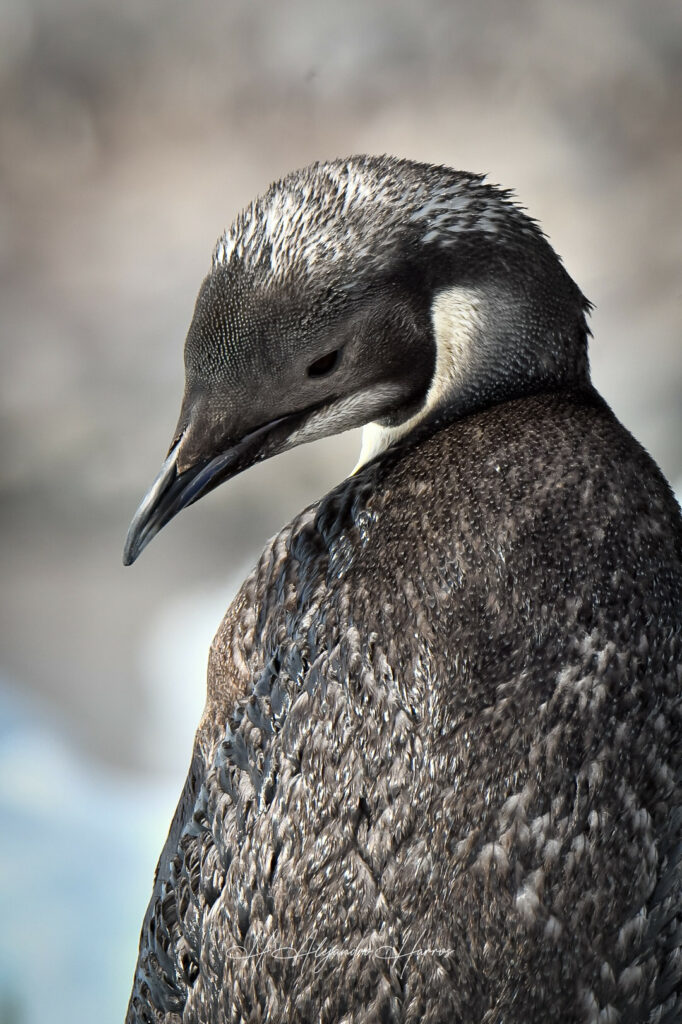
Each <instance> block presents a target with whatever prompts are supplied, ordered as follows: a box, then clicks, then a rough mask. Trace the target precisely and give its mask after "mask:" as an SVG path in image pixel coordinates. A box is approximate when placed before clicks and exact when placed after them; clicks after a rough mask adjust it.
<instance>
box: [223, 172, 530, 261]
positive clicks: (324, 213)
mask: <svg viewBox="0 0 682 1024" xmlns="http://www.w3.org/2000/svg"><path fill="white" fill-rule="evenodd" d="M472 234H478V235H483V236H488V237H489V238H491V239H494V238H496V237H498V238H501V239H506V240H507V242H512V241H513V242H515V243H516V244H518V243H519V242H521V241H522V240H523V238H524V237H526V238H532V237H539V236H541V235H542V232H541V231H540V228H539V227H538V225H537V224H536V222H535V221H533V220H532V219H531V218H530V217H529V216H528V215H527V214H526V213H525V212H524V211H523V210H522V209H521V208H520V207H519V206H517V205H515V203H514V202H513V200H512V193H511V191H509V190H503V189H500V188H497V187H495V186H492V185H488V184H486V182H485V180H484V176H482V175H477V174H470V173H465V172H462V171H453V170H451V169H450V168H447V167H435V166H432V165H430V164H420V163H415V162H412V161H408V160H399V159H396V158H392V157H387V156H384V157H368V156H355V157H350V158H349V159H347V160H333V161H330V162H327V163H316V164H313V165H312V166H311V167H306V168H303V169H302V170H299V171H294V172H293V173H291V174H289V175H287V176H286V177H285V178H283V179H282V180H281V181H278V182H275V183H274V184H272V185H271V186H270V188H269V189H268V190H267V191H266V192H265V193H264V194H263V195H262V196H259V197H258V198H257V199H255V200H254V201H253V202H252V203H250V204H249V205H248V206H247V207H246V208H245V209H244V210H243V211H242V212H241V213H240V214H239V215H238V216H237V218H236V219H235V221H234V222H233V224H232V226H231V227H230V228H229V229H228V230H227V231H225V232H224V234H223V235H222V236H221V237H220V239H219V240H218V242H217V244H216V247H215V249H214V252H213V267H214V269H215V268H216V267H219V266H229V265H230V263H236V262H241V263H242V264H243V265H244V267H245V268H247V269H250V270H253V271H256V272H257V271H260V272H261V273H262V274H266V275H269V276H270V277H271V278H272V280H273V281H280V280H282V279H284V278H287V277H289V276H293V277H302V278H305V277H309V276H311V275H313V274H314V273H315V271H316V270H318V271H319V270H320V269H323V270H324V271H325V272H328V271H329V269H330V268H334V269H335V270H337V271H338V270H339V269H340V268H339V265H343V266H344V267H348V268H351V267H353V268H357V267H363V266H364V267H370V268H372V269H373V270H375V269H377V268H379V267H381V265H382V264H383V265H391V264H392V263H393V262H394V261H395V256H396V247H397V246H399V247H403V248H404V247H408V248H412V249H413V250H415V251H416V249H417V248H418V247H419V246H422V247H424V246H426V247H433V248H435V249H436V250H438V249H439V248H448V247H452V246H454V245H456V244H457V243H458V242H459V241H461V239H462V236H466V235H472Z"/></svg>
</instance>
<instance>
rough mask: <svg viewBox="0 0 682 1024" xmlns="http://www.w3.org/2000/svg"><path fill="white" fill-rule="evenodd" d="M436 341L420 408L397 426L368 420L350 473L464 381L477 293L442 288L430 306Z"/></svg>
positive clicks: (477, 319)
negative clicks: (429, 376)
mask: <svg viewBox="0 0 682 1024" xmlns="http://www.w3.org/2000/svg"><path fill="white" fill-rule="evenodd" d="M431 322H432V324H433V336H434V339H435V342H436V365H435V369H434V372H433V377H432V379H431V384H430V385H429V390H428V391H427V393H426V398H425V400H424V404H423V405H422V407H421V409H419V411H418V412H417V413H415V415H414V416H411V417H410V419H409V420H406V421H405V423H401V424H399V425H398V426H397V427H382V426H381V424H380V423H368V424H367V426H365V427H363V430H362V447H361V449H360V458H359V459H358V463H357V465H356V467H355V469H354V470H353V472H354V473H356V472H357V471H358V469H360V467H361V466H364V465H365V464H366V463H367V462H369V461H370V459H373V458H374V457H375V455H379V454H380V453H381V452H383V451H386V449H387V448H389V447H390V446H391V445H392V444H394V443H395V442H396V441H398V440H400V438H402V437H405V436H406V435H407V434H409V433H411V432H412V431H413V430H414V428H415V427H417V426H418V425H419V424H420V423H422V422H423V421H424V420H425V419H426V417H427V416H429V415H430V414H431V413H432V412H433V411H434V410H435V409H437V408H438V406H440V405H442V404H443V403H444V402H445V401H446V400H447V399H448V398H449V397H451V396H452V395H453V394H455V393H456V391H457V389H458V388H459V387H461V385H462V383H463V382H464V381H465V380H466V378H467V375H468V372H469V370H470V367H471V363H472V353H473V345H474V341H475V338H476V335H477V334H478V333H479V332H480V329H481V326H482V323H483V310H482V302H481V295H480V292H478V291H474V290H473V289H469V288H458V287H453V288H446V289H445V291H442V292H439V293H438V295H436V297H435V299H434V300H433V305H432V306H431Z"/></svg>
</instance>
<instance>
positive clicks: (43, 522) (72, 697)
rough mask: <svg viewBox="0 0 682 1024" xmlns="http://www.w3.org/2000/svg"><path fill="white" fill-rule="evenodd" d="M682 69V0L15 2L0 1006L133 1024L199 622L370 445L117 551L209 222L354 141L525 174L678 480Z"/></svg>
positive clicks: (261, 483) (6, 170) (8, 188)
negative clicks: (147, 543)
mask: <svg viewBox="0 0 682 1024" xmlns="http://www.w3.org/2000/svg"><path fill="white" fill-rule="evenodd" d="M681 85H682V5H680V3H679V0H648V2H646V3H643V2H642V0H601V2H600V3H594V2H593V0H573V2H571V3H561V2H548V0H479V2H473V0H472V2H445V0H422V2H419V3H416V2H415V0H378V2H372V0H364V2H362V0H337V2H334V3H331V2H329V3H328V2H321V0H293V2H286V0H282V2H279V3H278V2H276V0H255V2H254V0H195V2H193V3H188V2H186V0H116V2H114V0H0V303H1V304H0V325H1V335H0V338H1V354H2V355H1V357H2V372H1V373H0V403H1V406H0V416H1V422H2V444H1V445H0V494H1V502H2V504H1V509H0V515H1V526H2V528H1V530H0V572H1V579H2V588H1V593H0V608H1V621H2V650H1V654H0V1024H10V1022H11V1024H37V1022H39V1021H40V1022H44V1021H47V1020H49V1021H50V1022H51V1024H66V1022H67V1021H68V1022H69V1024H73V1022H74V1021H80V1020H83V1021H86V1020H88V1021H91V1020H97V1021H98V1022H100V1024H115V1022H120V1021H122V1018H123V1015H124V1010H125V1004H126V1000H127V995H128V990H129V985H130V980H131V976H132V970H133V966H134V961H135V956H136V946H137V937H138V932H139V926H140V922H141V918H142V914H143V912H144V908H145V905H146V901H147V897H148V895H149V891H150V887H151V878H152V872H153V868H154V864H155V861H156V857H157V855H158V852H159V850H160V847H161V844H162V842H163V839H164V837H165V832H166V829H167V826H168V823H169V821H170V816H171V813H172V810H173V806H174V803H175V800H176V798H177V795H178V794H179V791H180V787H181V784H182V781H183V779H184V775H185V770H186V766H187V762H188V759H189V753H190V745H191V738H192V734H193V731H194V728H195V726H196V723H197V721H198V717H199V714H200V709H201V704H202V700H203V688H204V673H205V664H206V651H207V648H208V644H209V642H210V639H211V636H212V634H213V632H214V631H215V628H216V626H217V624H218V622H219V620H220V618H221V616H222V613H223V611H224V609H225V607H226V605H227V603H228V601H229V599H230V597H231V596H232V594H233V593H234V591H235V590H236V587H237V585H238V583H239V582H240V580H241V578H242V577H243V576H244V574H245V572H246V571H247V569H248V568H250V566H251V565H252V563H253V562H254V561H255V558H256V557H257V554H258V551H259V549H260V548H261V547H262V545H263V543H264V541H265V540H266V538H267V537H268V536H270V535H271V534H272V533H273V532H275V530H277V529H278V527H280V526H281V525H282V524H283V523H284V522H285V521H286V520H287V519H288V518H289V517H290V516H291V515H292V514H293V513H294V512H295V511H297V510H298V509H299V508H301V507H302V506H303V505H304V504H306V503H307V502H309V501H311V500H313V499H314V498H316V497H317V496H319V495H321V494H322V493H323V492H324V491H325V490H327V489H328V488H329V487H330V486H331V485H333V484H334V483H336V482H337V481H338V480H340V479H341V478H342V477H343V476H345V475H346V474H347V473H348V472H349V471H350V469H351V468H352V465H353V462H354V458H355V455H356V453H357V447H358V437H357V436H354V435H349V436H346V437H342V438H338V439H334V440H331V441H327V442H322V443H319V444H318V445H316V446H310V447H308V448H304V449H300V450H298V451H296V452H293V453H290V454H289V455H286V456H283V457H281V458H280V459H278V460H275V461H274V462H272V463H269V464H266V465H265V466H261V467H257V468H255V469H253V470H251V471H249V473H248V474H246V475H245V476H244V477H243V478H240V479H237V480H235V481H234V482H233V483H231V484H230V485H229V487H226V488H224V489H221V490H218V491H217V492H215V493H214V494H212V495H211V496H210V497H209V498H207V499H205V500H204V501H202V502H201V503H200V504H199V505H198V506H197V507H196V508H193V509H191V511H189V512H188V513H186V514H184V515H183V516H181V517H180V518H179V519H178V520H176V521H175V522H174V523H173V524H172V525H171V526H170V527H169V528H167V530H166V531H164V533H163V534H162V535H161V537H160V538H158V539H157V540H156V541H155V542H154V544H152V546H151V547H150V548H149V550H148V551H146V552H145V554H144V555H143V557H142V558H141V560H140V562H139V563H138V564H136V565H135V567H134V568H133V569H125V570H124V569H123V567H122V565H121V549H122V543H123V538H124V535H125V532H126V528H127V526H128V522H129V520H130V517H131V515H132V513H133V511H134V509H135V507H136V505H137V503H138V501H139V499H140V498H141V496H142V494H143V493H144V491H145V490H146V488H147V486H148V484H149V483H150V482H151V480H152V479H153V477H154V476H155V474H156V472H157V470H158V468H159V466H160V463H161V460H162V457H163V456H164V454H165V451H166V449H167V446H168V444H169V442H170V440H171V435H172V430H173V427H174V425H175V419H176V416H177V412H178V409H179V400H180V395H181V390H182V355H181V353H182V342H183V338H184V333H185V330H186V327H187V324H188V322H189V318H190V315H191V312H192V307H193V302H194V298H195V294H196V291H197V288H198V285H199V283H200V281H201V279H202V277H203V276H204V274H205V273H206V271H207V269H208V266H209V259H210V253H211V249H212V246H213V243H214V241H215V239H216V237H217V236H218V234H219V233H220V232H221V231H222V230H223V228H224V227H225V226H227V224H229V222H230V221H231V220H232V217H233V216H234V214H235V213H236V211H237V210H238V209H239V208H240V207H242V206H243V205H244V204H245V203H246V202H248V201H249V200H250V199H251V198H252V196H253V195H255V194H256V193H257V192H259V191H261V190H262V189H263V188H264V187H265V186H267V184H268V183H269V182H270V181H271V180H272V179H274V178H276V177H278V176H280V175H282V174H283V173H285V172H286V171H287V170H289V169H291V168H293V167H297V166H301V165H303V164H306V163H308V162H310V161H312V160H315V159H320V158H330V157H335V156H341V155H347V154H350V153H356V152H373V153H382V152H389V153H394V154H399V155H404V156H411V157H414V158H418V159H421V160H428V161H433V162H442V163H446V164H450V165H452V166H455V167H458V168H461V169H466V170H474V171H485V172H487V173H488V174H489V176H490V179H491V180H492V181H496V182H500V183H502V184H504V185H507V186H513V187H514V188H515V189H516V191H517V193H518V195H519V197H520V199H521V200H522V202H523V203H524V204H525V205H526V206H527V207H528V208H529V210H530V211H531V212H532V213H533V214H534V215H535V216H536V217H538V218H539V219H540V221H541V222H542V224H543V226H544V227H545V229H546V231H547V232H548V234H549V236H550V238H551V240H552V242H553V243H554V245H555V247H556V248H557V250H558V251H559V252H560V253H561V254H562V256H563V257H564V259H565V262H566V264H567V266H568V268H569V271H570V272H571V273H572V275H573V276H574V277H575V279H576V280H577V281H578V283H579V284H580V286H581V287H582V289H583V290H584V292H585V293H586V294H587V295H588V296H589V297H590V298H591V299H592V300H593V301H594V302H595V303H596V309H595V312H594V315H593V320H592V325H593V330H594V335H595V338H594V342H593V345H592V350H591V352H592V355H591V357H592V365H593V373H594V377H595V379H596V382H597V384H598V386H599V388H600V389H601V390H602V392H603V393H604V394H605V396H606V397H607V398H608V400H609V401H610V402H611V404H612V405H613V407H614V408H615V410H616V411H617V413H618V414H619V416H620V417H621V419H622V420H623V421H624V422H625V423H626V425H627V426H628V427H629V428H630V429H631V430H632V431H633V432H634V433H635V434H636V435H637V437H638V438H640V439H641V440H642V442H643V443H644V444H645V445H646V447H647V448H648V449H649V450H650V451H651V452H652V453H653V455H654V456H655V457H656V459H657V460H658V461H659V463H660V464H661V466H662V467H663V469H664V471H665V472H666V474H667V476H668V477H669V479H670V480H671V481H672V482H673V483H675V484H678V486H679V482H680V481H681V480H682V444H681V438H682V401H681V397H680V395H681V391H682V387H681V385H682V345H681V332H680V320H681V316H680V313H681V298H682V292H681V285H680V267H681V264H682V231H681V226H680V225H681V214H682V186H681V182H682V115H681V113H680V111H681V109H682V105H681V99H682V89H681ZM678 493H679V492H678Z"/></svg>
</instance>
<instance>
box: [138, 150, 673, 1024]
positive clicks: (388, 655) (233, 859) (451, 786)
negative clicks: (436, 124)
mask: <svg viewBox="0 0 682 1024" xmlns="http://www.w3.org/2000/svg"><path fill="white" fill-rule="evenodd" d="M588 309H589V303H588V302H587V301H586V300H585V298H584V297H583V296H582V295H581V293H580V291H579V289H578V288H577V286H576V285H575V284H574V282H573V281H572V280H571V278H570V277H569V276H568V274H567V273H566V271H565V270H564V268H563V266H562V264H561V262H560V260H559V258H558V257H557V256H556V254H555V253H554V251H553V250H552V248H551V246H550V245H549V243H548V242H547V240H546V239H545V237H544V236H543V234H542V232H541V231H540V229H539V228H538V226H537V224H536V223H535V222H534V221H533V220H531V219H530V218H529V217H528V216H527V215H526V214H525V213H524V212H523V211H522V210H521V209H520V208H519V207H518V206H517V205H515V203H514V202H513V201H512V199H511V197H510V195H509V193H507V192H504V191H501V190H500V189H498V188H495V187H492V186H490V185H487V184H485V183H484V181H483V179H482V178H480V177H478V176H476V175H473V174H464V173H459V172H456V171H452V170H449V169H447V168H445V167H433V166H428V165H425V164H418V163H412V162H409V161H406V160H398V159H392V158H388V157H382V158H373V157H353V158H351V159H348V160H338V161H333V162H331V163H323V164H316V165H314V166H312V167H309V168H306V169H305V170H302V171H298V172H295V173H293V174H291V175H289V176H288V177H286V178H284V179H283V180H282V181H279V182H277V183H276V184H274V185H272V186H271V187H270V188H269V189H268V191H267V192H266V193H265V194H264V195H263V196H262V197H260V198H258V199H256V200H255V201H254V202H253V203H252V204H251V205H250V206H249V207H248V208H247V209H246V210H244V211H243V212H242V213H241V214H240V215H239V216H238V217H237V219H236V220H235V222H234V224H233V226H232V227H231V228H230V229H229V231H227V232H226V233H225V234H224V236H223V237H222V238H221V239H220V241H219V242H218V245H217V247H216V249H215V252H214V256H213V265H212V269H211V272H210V273H209V275H208V277H207V278H206V280H205V281H204V283H203V285H202V286H201V290H200V292H199V297H198V299H197V303H196V308H195V310H194V317H193V319H192V323H191V326H190V329H189V334H188V337H187V342H186V346H185V367H186V388H185V394H184V399H183V403H182V409H181V412H180V419H179V422H178V426H177V429H176V432H175V435H174V438H173V443H172V445H171V448H170V453H169V455H168V457H167V459H166V461H165V463H164V464H163V468H162V470H161V472H160V474H159V476H158V478H157V480H156V482H155V483H154V485H153V487H152V488H151V490H150V491H149V494H148V495H147V497H146V498H145V499H144V501H143V503H142V505H141V506H140V509H139V511H138V512H137V514H136V516H135V519H134V520H133V523H132V526H131V528H130V533H129V535H128V539H127V542H126V549H125V561H126V563H130V562H133V561H134V560H135V558H136V557H137V556H138V554H139V553H140V551H141V550H142V549H143V548H144V546H145V545H146V544H147V543H148V542H149V540H150V539H151V538H152V537H153V536H154V535H155V534H156V533H158V531H159V530H160V529H161V527H163V526H164V525H165V524H166V523H168V521H169V520H170V519H171V518H172V517H173V516H175V515H176V513H178V512H179V511H180V510H181V509H183V508H184V507H185V506H186V505H190V504H191V503H192V502H194V501H196V500H197V499H199V498H200V497H202V495H204V494H206V493H207V492H208V491H210V490H211V489H212V488H214V487H216V486H217V485H218V484H221V483H223V481H226V480H229V479H230V478H231V477H233V476H235V475H236V474H237V473H240V472H241V471H242V470H244V469H246V468H247V467H249V466H251V465H252V464H253V463H255V462H259V461H261V460H263V459H266V458H269V457H270V456H271V455H275V454H277V453H278V452H282V451H285V450H286V449H289V448H292V447H293V446H294V445H299V444H302V443H303V442H306V441H311V440H313V439H315V438H319V437H324V436H325V435H329V434H334V433H337V432H339V431H342V430H347V429H348V428H350V427H357V426H359V425H363V426H364V427H365V430H364V434H363V444H362V453H361V457H360V464H359V467H358V468H357V469H356V471H355V472H354V473H353V475H352V476H350V477H349V478H348V479H347V480H345V481H344V482H343V483H341V484H339V486H338V487H336V488H335V489H334V490H333V491H332V492H331V493H330V494H328V495H327V496H326V497H324V498H321V500H320V501H318V502H317V503H316V504H314V505H312V506H311V507H310V508H308V509H306V510H305V511H304V512H302V513H301V514H300V515H299V516H298V517H297V518H296V519H294V521H293V522H292V523H290V524H289V525H288V526H286V527H285V528H284V529H283V530H282V531H281V533H279V534H278V535H277V536H276V537H275V538H274V540H272V541H270V542H269V543H268V544H267V546H266V548H265V551H264V552H263V554H262V556H261V558H260V561H259V563H258V565H257V567H256V569H255V570H254V572H253V573H252V574H251V575H250V576H249V578H248V579H247V580H246V582H245V583H244V585H243V586H242V588H241V590H240V591H239V594H238V595H237V597H236V599H235V601H234V602H233V604H232V605H231V607H230V608H229V609H228V611H227V614H226V616H225V619H224V620H223V622H222V625H221V626H220V628H219V630H218V634H217V636H216V638H215V641H214V643H213V645H212V647H211V651H210V656H209V669H208V693H207V701H206V708H205V711H204V714H203V717H202V719H201V722H200V725H199V729H198V732H197V737H196V743H195V746H194V752H193V756H192V762H191V767H190V770H189V775H188V778H187V782H186V784H185V788H184V790H183V793H182V795H181V797H180V802H179V805H178V809H177V811H176V814H175V817H174V819H173V822H172V825H171V828H170V834H169V836H168V840H167V842H166V845H165V847H164V849H163V852H162V854H161V859H160V861H159V866H158V869H157V874H156V879H155V882H154V890H153V893H152V897H151V902H150V904H149V909H148V910H147V914H146V917H145V919H144V923H143V926H142V936H141V941H140V953H139V961H138V965H137V971H136V974H135V980H134V986H133V991H132V996H131V999H130V1005H129V1009H128V1016H127V1021H128V1024H152V1022H155V1024H156V1022H164V1024H247V1022H248V1024H256V1022H258V1024H280V1022H287V1024H289V1022H291V1024H375V1022H376V1024H408V1022H409V1024H533V1022H538V1024H539V1022H542V1024H545V1022H561V1024H573V1022H575V1024H616V1022H618V1024H635V1022H641V1024H643V1022H649V1024H674V1022H678V1024H679V1022H682V992H681V975H682V853H681V849H682V846H681V844H682V809H681V808H682V799H681V786H680V763H681V757H682V742H681V738H682V736H681V733H682V730H681V729H680V713H681V704H680V693H681V692H682V625H681V618H682V523H681V519H680V511H679V508H678V506H677V504H676V502H675V500H674V498H673V495H672V493H671V491H670V488H669V487H668V485H667V484H666V482H665V480H664V479H663V477H662V475H661V473H660V472H659V470H658V468H657V467H656V465H655V464H654V462H653V461H652V460H651V458H650V457H649V456H648V455H647V454H646V452H645V451H643V449H642V448H641V447H640V446H639V444H637V442H636V441H635V440H634V439H633V438H632V437H631V436H630V434H629V433H628V432H627V431H626V430H625V429H624V428H623V427H622V426H621V424H620V423H619V422H618V421H617V420H616V418H615V417H614V415H613V413H612V412H611V411H610V409H609V408H608V406H607V405H606V404H605V402H604V401H603V400H602V399H601V398H600V397H599V395H598V394H597V393H596V392H595V391H594V389H593V387H592V385H591V383H590V377H589V370H588V360H587V337H588V328H587V323H586V314H587V312H588Z"/></svg>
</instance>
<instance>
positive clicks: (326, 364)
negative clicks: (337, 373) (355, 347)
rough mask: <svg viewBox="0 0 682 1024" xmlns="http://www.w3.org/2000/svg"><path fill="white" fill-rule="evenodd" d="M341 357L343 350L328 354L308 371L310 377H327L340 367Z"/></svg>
mask: <svg viewBox="0 0 682 1024" xmlns="http://www.w3.org/2000/svg"><path fill="white" fill-rule="evenodd" d="M340 356H341V349H340V348H336V349H334V351H333V352H327V354H326V356H320V358H319V359H316V360H315V362H314V363H311V364H310V366H309V367H308V369H307V371H306V372H307V374H308V376H309V377H326V376H327V374H328V373H331V372H332V370H333V369H335V367H336V366H337V365H338V362H339V358H340Z"/></svg>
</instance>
